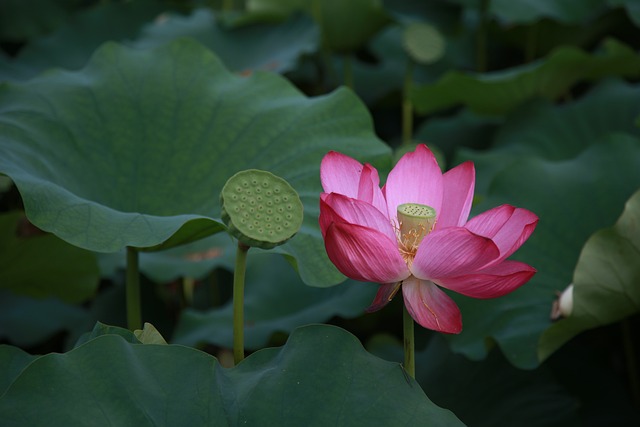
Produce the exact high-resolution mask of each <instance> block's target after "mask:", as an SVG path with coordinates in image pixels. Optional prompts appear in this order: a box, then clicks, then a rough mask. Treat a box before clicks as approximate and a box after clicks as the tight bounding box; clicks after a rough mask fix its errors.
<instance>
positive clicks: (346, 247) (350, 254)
mask: <svg viewBox="0 0 640 427" xmlns="http://www.w3.org/2000/svg"><path fill="white" fill-rule="evenodd" d="M324 243H325V247H326V250H327V255H329V259H330V260H331V262H333V264H334V265H335V266H336V267H337V268H338V270H340V272H341V273H342V274H344V275H345V276H347V277H350V278H352V279H355V280H361V281H364V282H377V283H392V282H398V281H400V280H403V279H405V278H406V277H407V276H409V275H410V274H411V273H409V269H408V268H407V264H406V263H405V262H404V260H403V259H402V257H401V256H400V252H399V251H398V246H397V243H396V242H395V241H392V240H391V239H389V237H387V236H386V235H384V234H383V233H381V232H379V231H377V230H373V229H371V228H367V227H363V226H361V225H353V224H343V223H339V222H334V223H332V224H331V225H330V226H329V228H328V229H327V232H326V236H325V241H324Z"/></svg>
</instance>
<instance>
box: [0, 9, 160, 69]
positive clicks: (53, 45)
mask: <svg viewBox="0 0 640 427" xmlns="http://www.w3.org/2000/svg"><path fill="white" fill-rule="evenodd" d="M48 2H49V3H51V2H50V1H48ZM23 3H24V4H27V3H25V2H23ZM39 3H41V2H39ZM45 3H47V2H45ZM29 5H30V8H31V12H33V10H39V9H40V10H41V9H42V8H41V7H38V6H36V5H34V4H31V3H29ZM162 11H163V8H162V5H161V4H160V2H157V1H154V0H136V1H128V2H101V3H100V4H99V5H96V6H93V7H90V8H88V9H86V10H83V11H80V12H78V13H76V14H75V15H74V16H73V17H72V18H70V19H68V20H67V21H66V22H64V24H63V25H61V26H60V27H59V28H57V29H56V31H54V32H53V33H51V34H49V35H47V36H46V37H42V38H39V39H36V40H34V41H33V42H32V43H29V44H28V45H26V46H25V47H24V49H22V50H21V51H20V52H19V54H18V56H17V58H16V59H15V60H14V61H12V63H10V64H9V65H10V66H11V67H12V68H14V69H17V70H19V71H20V73H18V72H17V70H16V71H13V72H11V73H7V72H5V71H4V70H3V71H2V72H0V79H6V78H11V79H19V80H26V79H29V78H32V77H34V76H35V75H36V74H38V73H39V72H41V71H42V70H46V69H49V68H54V67H61V68H70V69H78V68H81V67H83V66H84V65H85V64H86V63H87V61H88V60H89V58H90V57H91V54H92V53H93V52H94V51H95V50H96V48H98V46H100V45H101V44H102V43H104V42H106V41H109V40H111V41H124V40H128V39H132V38H135V37H136V35H137V34H138V32H139V31H140V28H141V27H142V25H143V24H144V23H146V22H149V21H151V20H152V19H153V18H155V17H156V16H157V15H158V14H159V13H160V12H162Z"/></svg>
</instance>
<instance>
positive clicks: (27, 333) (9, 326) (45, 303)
mask: <svg viewBox="0 0 640 427" xmlns="http://www.w3.org/2000/svg"><path fill="white" fill-rule="evenodd" d="M91 320H92V319H91V317H89V313H88V312H87V311H86V310H85V309H83V308H81V307H78V306H76V305H71V304H66V303H64V302H62V301H60V300H59V299H56V298H42V299H35V298H28V297H24V296H21V295H16V294H14V293H12V292H8V291H0V339H3V340H6V341H7V342H10V343H11V344H13V345H17V346H20V347H22V348H28V347H31V346H35V345H38V344H41V343H42V342H43V341H45V340H46V339H48V338H50V337H51V336H53V335H54V334H57V333H60V332H67V331H69V330H74V329H76V328H78V327H90V325H91V323H90V322H91ZM87 323H88V324H89V325H88V326H87Z"/></svg>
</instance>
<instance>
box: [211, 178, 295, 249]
mask: <svg viewBox="0 0 640 427" xmlns="http://www.w3.org/2000/svg"><path fill="white" fill-rule="evenodd" d="M220 203H221V204H222V220H223V221H224V223H225V224H226V225H227V228H228V229H229V233H231V234H232V235H233V236H234V237H236V238H237V239H238V240H239V241H240V242H242V243H244V244H245V245H247V246H252V247H258V248H262V249H271V248H273V247H276V246H279V245H281V244H283V243H284V242H286V241H287V240H289V239H290V238H292V237H293V236H294V235H295V234H296V233H297V232H298V230H299V229H300V227H301V226H302V219H303V206H302V202H301V201H300V197H299V196H298V193H297V192H296V190H294V189H293V187H291V185H289V183H288V182H287V181H285V180H284V179H282V178H280V177H278V176H275V175H274V174H272V173H271V172H267V171H262V170H257V169H249V170H245V171H242V172H238V173H237V174H235V175H234V176H232V177H231V178H229V180H228V181H227V183H226V184H225V185H224V187H223V188H222V192H221V193H220Z"/></svg>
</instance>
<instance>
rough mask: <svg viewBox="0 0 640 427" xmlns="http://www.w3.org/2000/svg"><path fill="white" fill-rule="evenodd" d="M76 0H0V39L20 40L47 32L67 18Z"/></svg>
mask: <svg viewBox="0 0 640 427" xmlns="http://www.w3.org/2000/svg"><path fill="white" fill-rule="evenodd" d="M78 3H79V1H78V0H32V1H29V2H26V1H22V0H4V1H2V2H0V40H2V41H4V42H7V41H10V42H14V43H16V42H22V41H25V40H28V39H31V38H34V37H36V36H39V35H41V34H43V33H46V32H49V31H51V30H53V29H54V28H56V27H57V26H58V25H60V24H61V23H62V22H64V21H65V19H67V18H68V16H69V14H70V11H71V9H72V8H73V6H77V4H78Z"/></svg>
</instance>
